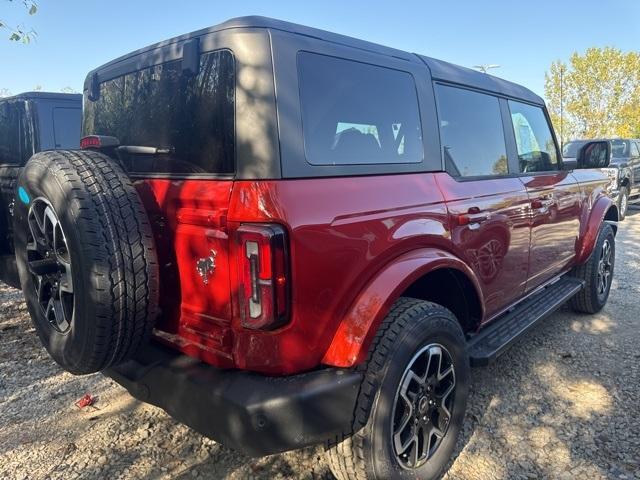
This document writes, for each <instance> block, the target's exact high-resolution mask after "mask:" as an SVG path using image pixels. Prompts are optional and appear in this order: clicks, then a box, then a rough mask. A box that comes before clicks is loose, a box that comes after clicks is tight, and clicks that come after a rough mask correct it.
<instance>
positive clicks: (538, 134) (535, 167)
mask: <svg viewBox="0 0 640 480" xmlns="http://www.w3.org/2000/svg"><path fill="white" fill-rule="evenodd" d="M509 110H510V111H511V122H512V123H513V132H514V134H515V137H516V146H517V147H518V164H519V167H520V172H521V173H527V172H548V171H551V170H558V168H559V167H558V154H557V151H556V143H555V141H554V140H553V135H551V128H549V123H548V122H547V117H546V116H545V115H544V112H543V110H542V108H540V107H536V106H533V105H527V104H526V103H520V102H514V101H512V100H509Z"/></svg>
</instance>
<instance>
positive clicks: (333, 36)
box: [87, 15, 544, 105]
mask: <svg viewBox="0 0 640 480" xmlns="http://www.w3.org/2000/svg"><path fill="white" fill-rule="evenodd" d="M234 28H265V29H269V30H278V31H282V32H288V33H291V34H295V35H303V36H306V37H311V38H317V39H319V40H323V41H326V42H332V43H337V44H341V45H345V46H348V47H353V48H358V49H361V50H366V51H369V52H375V53H379V54H382V55H388V56H391V57H396V58H400V59H403V60H407V61H409V62H413V63H418V62H420V61H422V62H424V63H425V64H426V65H427V66H428V67H429V69H430V70H431V75H432V77H433V79H434V80H442V81H446V82H452V83H458V84H461V85H466V86H469V87H472V88H478V89H481V90H487V91H490V92H495V93H498V94H502V95H505V96H509V97H514V98H519V99H522V100H525V101H528V102H531V103H536V104H540V105H543V104H544V100H543V99H542V98H540V97H539V96H538V95H536V94H535V93H533V92H532V91H531V90H529V89H528V88H525V87H523V86H521V85H518V84H516V83H513V82H509V81H507V80H503V79H501V78H498V77H494V76H493V75H488V74H486V73H482V72H478V71H476V70H472V69H470V68H465V67H460V66H458V65H454V64H452V63H448V62H444V61H442V60H436V59H434V58H430V57H426V56H423V55H417V54H413V53H409V52H406V51H404V50H397V49H395V48H391V47H385V46H383V45H379V44H376V43H372V42H367V41H365V40H360V39H357V38H353V37H349V36H346V35H341V34H338V33H332V32H328V31H326V30H320V29H317V28H312V27H306V26H304V25H298V24H296V23H291V22H285V21H283V20H277V19H274V18H269V17H262V16H257V15H253V16H246V17H237V18H232V19H230V20H227V21H226V22H223V23H220V24H218V25H215V26H212V27H209V28H204V29H202V30H197V31H195V32H191V33H187V34H185V35H180V36H177V37H173V38H170V39H168V40H165V41H162V42H158V43H155V44H152V45H149V46H147V47H144V48H141V49H138V50H134V51H133V52H131V53H128V54H126V55H123V56H121V57H119V58H116V59H115V60H112V61H110V62H108V63H106V64H104V65H102V66H100V67H98V68H96V69H94V70H92V71H91V72H89V74H88V77H90V76H91V75H92V74H93V73H94V72H99V71H100V70H101V69H103V68H105V67H107V66H112V65H115V64H117V63H120V62H122V61H125V60H127V59H129V58H131V57H135V56H137V55H140V54H143V53H145V52H148V51H151V50H154V49H156V48H159V47H164V46H168V45H171V44H174V43H178V42H183V41H185V40H189V39H191V38H195V37H200V36H203V35H207V34H210V33H214V32H219V31H222V30H228V29H234ZM88 77H87V78H88Z"/></svg>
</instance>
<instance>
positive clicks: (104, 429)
mask: <svg viewBox="0 0 640 480" xmlns="http://www.w3.org/2000/svg"><path fill="white" fill-rule="evenodd" d="M630 213H631V215H630V216H629V217H628V219H627V220H626V221H625V222H623V223H622V224H621V225H620V232H619V235H618V238H617V255H616V257H617V264H616V272H615V281H614V285H613V291H612V294H611V298H610V300H609V303H608V305H607V307H606V308H605V309H604V310H603V311H602V312H601V313H600V314H598V315H594V316H585V315H576V314H573V313H571V312H570V311H569V310H567V309H563V310H562V311H560V312H558V313H556V314H555V315H553V316H552V317H550V318H549V319H548V320H547V321H545V322H544V323H543V324H542V325H540V326H539V327H538V328H536V329H535V331H534V332H533V333H532V334H531V335H529V336H528V337H527V338H526V340H524V341H521V342H520V343H519V344H518V345H516V346H515V347H513V348H512V349H511V350H510V351H509V352H508V353H507V354H505V355H504V356H502V357H501V358H500V359H499V360H498V361H497V362H496V364H495V365H493V366H491V367H490V368H487V369H478V370H474V372H473V373H474V380H473V384H472V388H471V396H470V399H469V411H468V413H467V417H466V421H465V426H464V431H463V436H462V438H461V439H460V442H459V448H458V452H457V458H456V459H455V461H454V462H453V464H452V466H451V469H450V471H449V473H448V474H447V475H446V476H445V478H447V479H474V480H475V479H477V480H489V479H517V478H522V479H527V478H559V479H589V480H593V479H600V478H616V479H625V478H626V479H634V478H635V479H640V211H638V210H634V211H631V212H630ZM87 392H88V393H91V394H92V395H96V396H97V397H98V402H97V404H96V407H97V409H92V408H85V409H84V410H80V409H78V408H77V407H76V406H74V402H75V401H76V400H78V399H79V398H80V397H81V396H83V395H84V394H85V393H87ZM212 414H215V413H214V412H212ZM14 478H15V479H46V478H51V479H54V478H55V479H58V478H59V479H73V478H87V479H93V478H95V479H97V478H100V479H102V478H108V479H117V478H136V479H156V478H163V479H169V478H171V479H173V478H228V479H244V478H257V479H277V478H300V479H302V478H304V479H310V478H323V479H324V478H326V479H330V478H332V477H331V475H330V474H329V473H328V470H327V468H326V466H325V465H324V463H323V461H322V452H321V450H320V449H307V450H304V451H300V452H292V453H287V454H283V455H275V456H272V457H267V458H262V459H249V458H246V457H243V456H241V455H239V454H237V453H236V452H234V451H232V450H229V449H227V448H224V447H222V446H220V445H218V444H216V443H215V442H213V441H211V440H208V439H205V438H203V437H201V436H200V435H198V434H197V433H194V432H192V431H190V430H189V429H188V428H186V427H184V426H182V425H180V424H178V423H176V422H175V421H173V420H172V419H171V418H170V417H169V416H167V415H166V414H165V413H164V412H163V411H162V410H160V409H157V408H155V407H151V406H147V405H144V404H141V403H139V402H137V401H134V400H133V399H132V398H131V397H129V395H128V394H127V393H126V391H125V390H124V389H123V388H121V387H119V386H118V385H116V384H115V383H113V382H111V381H110V380H108V379H106V378H104V377H102V376H101V375H92V376H88V377H74V376H72V375H69V374H67V373H64V372H63V371H62V370H61V369H60V368H59V367H57V366H56V365H55V364H54V363H53V361H52V360H50V358H49V357H48V356H47V354H46V353H45V351H44V350H43V349H42V348H41V346H40V345H39V343H38V340H37V338H36V335H35V332H34V330H33V328H32V326H31V324H30V321H29V318H28V315H27V313H26V310H25V307H24V304H23V302H22V296H21V294H20V293H19V292H18V291H16V290H12V289H9V288H7V287H5V286H0V479H14Z"/></svg>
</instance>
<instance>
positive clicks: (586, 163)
mask: <svg viewBox="0 0 640 480" xmlns="http://www.w3.org/2000/svg"><path fill="white" fill-rule="evenodd" d="M609 163H611V144H610V143H609V142H603V141H598V142H588V143H585V144H584V145H583V146H582V147H581V148H580V151H579V152H578V168H605V167H608V166H609Z"/></svg>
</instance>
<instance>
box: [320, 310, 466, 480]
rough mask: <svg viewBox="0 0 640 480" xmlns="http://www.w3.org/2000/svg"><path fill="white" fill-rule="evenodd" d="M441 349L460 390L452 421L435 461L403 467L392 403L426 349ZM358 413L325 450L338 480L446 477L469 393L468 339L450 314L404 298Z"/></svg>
mask: <svg viewBox="0 0 640 480" xmlns="http://www.w3.org/2000/svg"><path fill="white" fill-rule="evenodd" d="M433 343H437V344H440V345H443V346H444V347H445V348H446V349H447V350H448V352H449V353H450V354H451V357H452V359H453V365H454V367H455V381H456V389H455V396H454V398H453V407H452V410H451V414H452V415H451V421H450V423H449V425H448V429H447V430H446V434H445V436H444V439H443V440H442V441H441V443H440V446H439V447H438V448H437V450H436V451H435V453H434V454H433V456H432V457H431V458H430V459H428V460H427V461H426V463H425V464H424V465H422V466H421V467H419V468H417V469H406V468H404V467H403V466H401V465H400V463H399V462H398V460H397V458H396V455H395V453H394V450H393V445H392V441H391V437H390V434H391V433H392V432H391V429H392V428H393V427H392V424H391V418H390V416H391V415H392V412H393V408H394V407H393V405H394V399H395V398H396V394H397V392H398V388H399V382H400V381H401V379H402V378H404V377H403V375H404V373H405V368H406V367H407V366H408V365H409V364H410V362H411V361H412V359H413V358H415V357H414V355H415V354H416V352H419V351H420V349H421V348H424V346H425V345H427V346H428V345H431V344H433ZM358 369H359V370H361V371H362V372H363V375H364V377H363V381H362V384H361V386H360V392H359V395H358V400H357V404H356V408H355V412H354V420H353V430H352V431H351V432H348V434H346V435H345V436H344V437H343V438H340V439H337V440H336V441H335V442H332V443H331V444H330V445H328V446H327V451H326V458H327V463H328V464H329V466H330V468H331V471H332V472H333V474H334V475H335V476H336V478H338V480H373V479H375V480H378V479H380V480H381V479H391V478H394V479H395V478H398V479H415V478H420V479H426V480H429V479H435V478H439V477H440V476H441V475H442V473H443V472H444V469H445V467H446V466H447V464H448V463H449V461H450V458H451V455H452V453H453V450H454V447H455V443H456V439H457V437H458V433H459V431H460V429H461V426H462V422H463V418H464V412H465V408H466V402H467V396H468V389H469V358H468V354H467V351H466V344H465V337H464V334H463V332H462V329H461V328H460V325H459V323H458V322H457V320H456V318H455V317H454V315H453V314H452V313H451V312H450V311H449V310H447V309H445V308H443V307H441V306H440V305H436V304H433V303H430V302H425V301H422V300H417V299H413V298H400V299H399V300H398V301H397V302H396V303H395V304H394V306H393V307H392V309H391V311H390V312H389V314H388V316H387V317H386V319H385V320H384V322H383V323H382V325H381V326H380V328H379V330H378V332H377V334H376V337H375V339H374V341H373V343H372V345H371V347H370V349H369V353H368V358H367V360H366V362H365V363H363V364H362V365H360V366H359V367H358Z"/></svg>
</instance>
